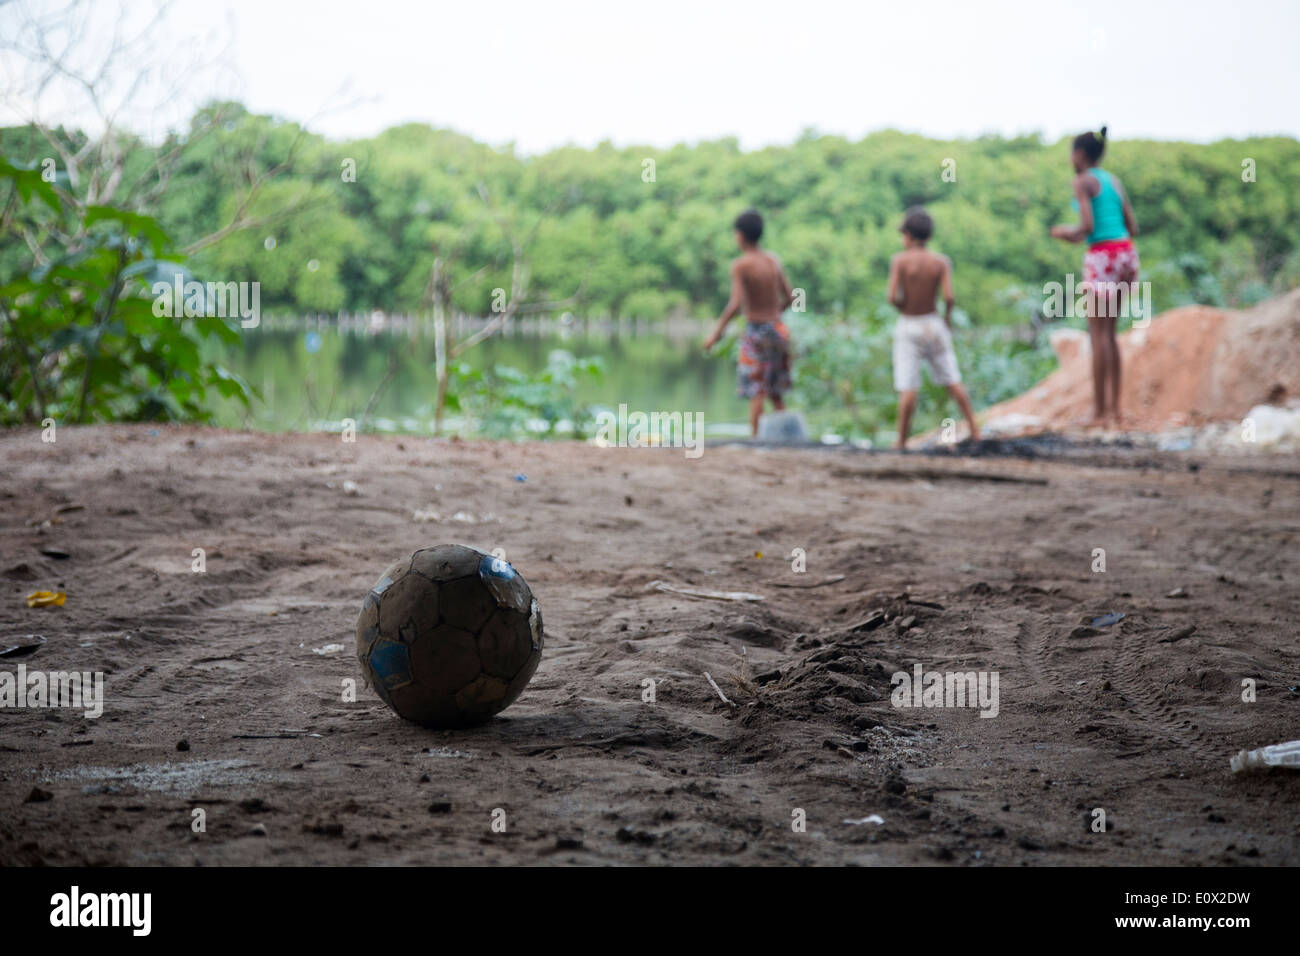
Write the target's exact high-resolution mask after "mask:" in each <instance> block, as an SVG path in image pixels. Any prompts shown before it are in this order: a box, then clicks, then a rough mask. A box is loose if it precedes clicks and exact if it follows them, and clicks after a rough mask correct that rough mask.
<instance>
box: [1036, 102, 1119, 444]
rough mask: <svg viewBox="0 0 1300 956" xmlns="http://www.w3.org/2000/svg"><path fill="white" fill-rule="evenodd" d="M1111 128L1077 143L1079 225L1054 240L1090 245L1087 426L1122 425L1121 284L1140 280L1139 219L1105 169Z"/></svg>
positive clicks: (1060, 229) (1061, 230)
mask: <svg viewBox="0 0 1300 956" xmlns="http://www.w3.org/2000/svg"><path fill="white" fill-rule="evenodd" d="M1105 150H1106V127H1104V126H1103V127H1102V128H1101V131H1100V132H1098V133H1080V134H1079V135H1078V136H1076V137H1075V138H1074V146H1073V148H1072V150H1071V154H1070V160H1071V162H1072V163H1073V164H1074V171H1075V174H1076V175H1075V177H1074V208H1075V210H1076V211H1077V212H1078V213H1079V224H1078V225H1077V226H1072V225H1060V226H1053V227H1052V236H1053V237H1054V238H1056V239H1064V240H1065V241H1066V242H1085V241H1086V242H1087V243H1088V251H1087V252H1086V253H1084V256H1083V283H1082V284H1081V285H1080V288H1081V289H1082V290H1083V291H1084V292H1085V294H1086V296H1087V307H1088V334H1089V337H1090V338H1091V341H1092V406H1093V416H1092V421H1090V422H1088V423H1087V424H1088V425H1092V426H1095V425H1101V424H1105V423H1113V424H1114V425H1119V424H1120V423H1121V419H1120V414H1119V381H1120V362H1119V342H1118V341H1116V339H1115V322H1116V319H1118V317H1119V316H1118V311H1119V309H1118V299H1119V295H1118V294H1116V293H1118V292H1121V291H1122V290H1121V288H1120V284H1121V283H1122V284H1123V286H1124V287H1125V289H1130V288H1132V283H1136V282H1137V278H1138V266H1139V263H1138V254H1137V247H1136V246H1134V245H1133V237H1134V236H1136V235H1137V219H1136V218H1135V217H1134V215H1133V207H1132V206H1130V205H1129V201H1128V196H1126V195H1125V194H1124V187H1123V186H1121V185H1120V181H1119V180H1118V179H1116V178H1115V177H1114V176H1112V175H1111V174H1110V173H1108V172H1106V171H1105V170H1104V169H1102V168H1101V167H1100V166H1099V165H1098V164H1099V163H1100V162H1101V154H1102V153H1103V152H1105Z"/></svg>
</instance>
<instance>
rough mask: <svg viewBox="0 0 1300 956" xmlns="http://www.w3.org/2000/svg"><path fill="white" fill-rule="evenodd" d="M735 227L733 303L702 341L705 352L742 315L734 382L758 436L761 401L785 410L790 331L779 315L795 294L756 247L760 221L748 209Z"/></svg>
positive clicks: (768, 256) (774, 264)
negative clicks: (743, 323)
mask: <svg viewBox="0 0 1300 956" xmlns="http://www.w3.org/2000/svg"><path fill="white" fill-rule="evenodd" d="M734 228H735V235H736V245H737V246H739V247H740V257H739V258H738V259H736V260H735V261H734V262H732V263H731V300H730V301H729V302H728V303H727V307H726V308H725V309H723V310H722V317H721V318H720V319H719V320H718V324H717V327H716V328H714V330H713V332H712V334H710V335H709V337H708V338H706V339H705V340H704V351H706V352H707V351H708V350H709V349H711V348H713V346H714V345H716V344H717V342H718V339H720V338H722V333H723V332H725V331H726V328H727V323H728V322H730V321H731V320H732V319H733V318H734V317H735V315H736V313H737V312H744V313H745V318H746V319H747V320H748V324H747V327H746V329H745V332H744V334H743V335H742V336H741V338H740V355H739V357H738V359H737V361H736V378H737V384H738V385H739V389H738V390H739V392H740V396H741V398H748V399H749V427H750V431H751V432H752V433H753V434H754V435H755V436H757V435H758V419H759V416H760V415H762V414H763V399H764V398H769V399H771V400H772V408H773V409H774V410H775V411H778V412H779V411H783V410H784V409H785V398H784V395H785V393H786V392H787V391H789V389H790V332H789V330H788V329H786V327H785V324H784V323H783V322H782V321H781V313H783V312H784V311H785V310H786V309H788V308H789V307H790V304H791V303H792V302H793V301H794V290H793V289H791V288H790V283H789V281H788V280H787V279H786V277H785V271H784V270H783V269H782V268H781V262H780V260H778V259H777V258H776V256H774V255H772V254H771V253H769V252H765V251H763V250H762V249H760V248H759V247H758V240H759V238H760V237H761V236H762V235H763V217H762V216H760V215H759V214H758V213H757V212H755V211H754V210H753V209H750V210H747V211H745V212H743V213H741V214H740V215H739V216H737V217H736V221H735V223H734Z"/></svg>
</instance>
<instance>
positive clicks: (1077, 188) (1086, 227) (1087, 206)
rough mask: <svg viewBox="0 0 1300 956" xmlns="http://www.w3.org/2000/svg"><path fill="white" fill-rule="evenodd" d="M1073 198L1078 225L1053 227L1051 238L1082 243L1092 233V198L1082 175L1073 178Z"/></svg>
mask: <svg viewBox="0 0 1300 956" xmlns="http://www.w3.org/2000/svg"><path fill="white" fill-rule="evenodd" d="M1074 198H1075V199H1076V200H1077V201H1078V203H1079V224H1078V225H1077V226H1071V225H1068V224H1066V225H1060V226H1053V227H1052V237H1053V238H1055V239H1064V240H1065V241H1066V242H1083V240H1085V239H1087V238H1088V236H1089V234H1090V233H1091V232H1092V196H1091V195H1090V194H1089V193H1088V184H1087V182H1086V181H1085V180H1084V178H1083V174H1082V173H1080V174H1079V175H1078V176H1076V177H1075V178H1074Z"/></svg>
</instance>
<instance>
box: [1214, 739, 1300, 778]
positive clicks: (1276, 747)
mask: <svg viewBox="0 0 1300 956" xmlns="http://www.w3.org/2000/svg"><path fill="white" fill-rule="evenodd" d="M1229 763H1230V765H1231V767H1232V772H1233V773H1241V772H1242V771H1243V770H1263V769H1264V768H1266V767H1293V768H1295V769H1297V770H1300V740H1289V741H1287V742H1286V743H1284V744H1273V746H1271V747H1261V748H1259V749H1258V750H1243V751H1241V752H1240V753H1238V754H1237V756H1235V757H1233V758H1232V760H1231V761H1229Z"/></svg>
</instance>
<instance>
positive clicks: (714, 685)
mask: <svg viewBox="0 0 1300 956" xmlns="http://www.w3.org/2000/svg"><path fill="white" fill-rule="evenodd" d="M704 679H705V680H706V681H708V682H709V686H711V687H712V688H713V689H714V690H716V691H717V692H718V696H719V697H721V698H722V702H723V703H724V704H726V705H727V706H728V707H735V706H736V705H735V704H734V703H732V702H731V701H729V700H727V695H726V694H724V693H723V692H722V688H721V687H719V686H718V682H717V681H715V680H714V679H713V678H712V677H710V676H709V672H708V671H705V672H704Z"/></svg>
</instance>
